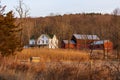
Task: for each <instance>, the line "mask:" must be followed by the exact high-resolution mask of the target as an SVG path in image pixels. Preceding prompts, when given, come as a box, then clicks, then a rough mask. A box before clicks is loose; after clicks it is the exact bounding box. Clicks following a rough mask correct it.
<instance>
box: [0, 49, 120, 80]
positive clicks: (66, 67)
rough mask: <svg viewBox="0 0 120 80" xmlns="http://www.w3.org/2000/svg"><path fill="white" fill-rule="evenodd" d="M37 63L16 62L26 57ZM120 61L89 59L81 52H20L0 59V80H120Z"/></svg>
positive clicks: (39, 50)
mask: <svg viewBox="0 0 120 80" xmlns="http://www.w3.org/2000/svg"><path fill="white" fill-rule="evenodd" d="M32 56H34V57H40V60H41V61H40V62H39V63H19V62H18V60H27V59H29V58H30V57H32ZM119 77H120V61H104V60H93V61H92V62H91V61H90V60H89V55H88V53H87V52H85V51H75V50H62V49H57V50H51V49H41V48H31V49H24V50H23V51H22V52H21V53H18V54H17V55H16V56H10V57H6V58H2V57H0V80H120V78H119Z"/></svg>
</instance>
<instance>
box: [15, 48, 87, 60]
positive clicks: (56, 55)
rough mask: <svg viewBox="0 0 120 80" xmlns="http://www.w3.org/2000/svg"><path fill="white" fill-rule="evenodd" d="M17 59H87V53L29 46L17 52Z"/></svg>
mask: <svg viewBox="0 0 120 80" xmlns="http://www.w3.org/2000/svg"><path fill="white" fill-rule="evenodd" d="M16 56H17V59H20V60H21V59H24V60H27V59H29V58H30V57H40V60H41V61H45V62H46V61H47V62H53V61H87V60H89V54H88V53H87V52H85V51H76V50H65V49H44V48H30V49H24V50H23V51H22V52H21V53H18V54H17V55H16Z"/></svg>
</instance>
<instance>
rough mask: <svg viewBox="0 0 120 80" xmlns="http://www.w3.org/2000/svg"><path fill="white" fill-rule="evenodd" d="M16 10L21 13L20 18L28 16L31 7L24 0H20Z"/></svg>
mask: <svg viewBox="0 0 120 80" xmlns="http://www.w3.org/2000/svg"><path fill="white" fill-rule="evenodd" d="M15 10H16V12H17V13H18V14H19V17H20V18H26V17H27V16H28V15H29V11H30V9H29V8H28V7H27V5H26V4H25V3H24V2H23V0H19V3H18V6H16V7H15Z"/></svg>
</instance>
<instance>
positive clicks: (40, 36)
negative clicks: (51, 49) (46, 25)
mask: <svg viewBox="0 0 120 80" xmlns="http://www.w3.org/2000/svg"><path fill="white" fill-rule="evenodd" d="M41 36H46V37H47V38H50V37H49V36H48V35H47V34H41V35H40V37H41Z"/></svg>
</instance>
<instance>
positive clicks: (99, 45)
mask: <svg viewBox="0 0 120 80" xmlns="http://www.w3.org/2000/svg"><path fill="white" fill-rule="evenodd" d="M89 48H90V49H95V50H105V51H108V52H109V51H111V50H112V49H113V43H112V42H111V41H110V40H100V41H94V42H93V43H91V45H90V46H89Z"/></svg>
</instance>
